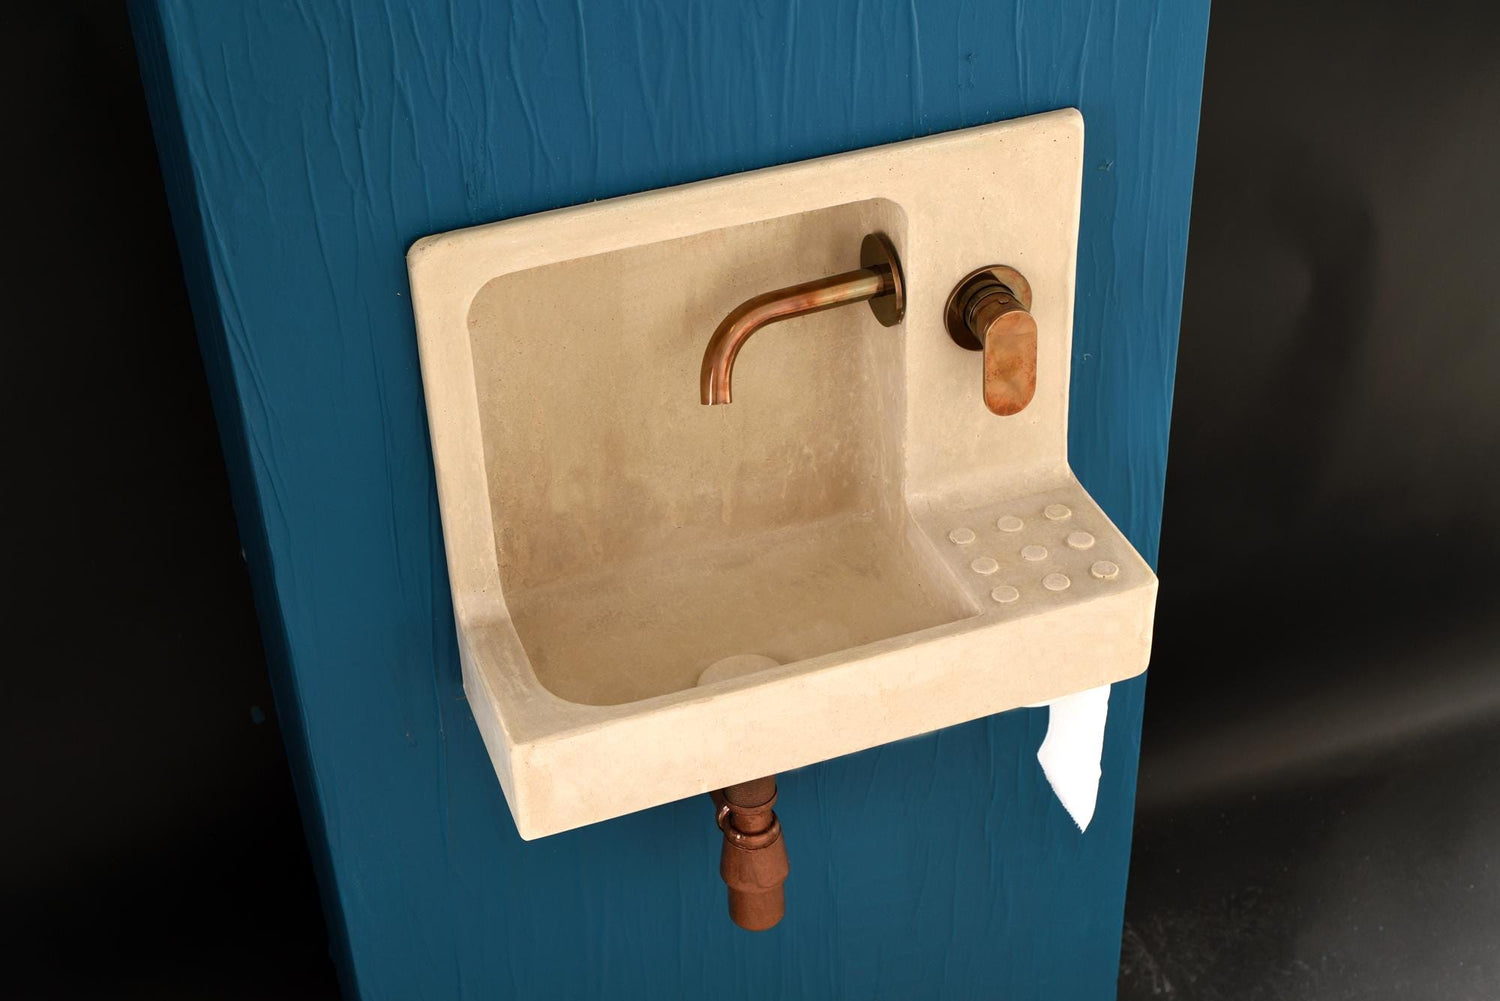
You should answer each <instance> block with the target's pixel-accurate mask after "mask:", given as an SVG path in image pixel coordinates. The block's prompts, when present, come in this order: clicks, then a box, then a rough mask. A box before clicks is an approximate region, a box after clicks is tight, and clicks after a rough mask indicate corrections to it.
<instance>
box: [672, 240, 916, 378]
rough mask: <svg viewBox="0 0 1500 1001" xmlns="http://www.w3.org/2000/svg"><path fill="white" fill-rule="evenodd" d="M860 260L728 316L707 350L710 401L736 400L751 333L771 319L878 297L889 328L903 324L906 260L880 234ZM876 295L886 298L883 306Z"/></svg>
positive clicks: (703, 374)
mask: <svg viewBox="0 0 1500 1001" xmlns="http://www.w3.org/2000/svg"><path fill="white" fill-rule="evenodd" d="M860 263H861V264H863V265H864V267H862V268H860V269H859V270H858V271H846V272H844V273H843V274H841V275H834V276H832V277H831V278H820V279H818V280H817V281H811V282H803V283H802V284H801V285H793V286H791V287H789V288H783V289H777V290H776V291H774V292H767V293H765V294H764V295H758V296H755V297H754V298H753V299H747V300H746V301H745V302H743V303H741V304H740V305H739V306H738V307H736V308H735V309H734V310H733V311H732V312H731V313H730V314H729V315H728V316H726V317H724V322H723V323H720V324H719V327H718V329H717V330H715V331H714V335H713V337H711V338H709V341H708V348H707V350H705V351H704V352H703V368H702V370H701V371H700V373H699V377H698V391H699V398H700V399H701V400H702V401H703V402H704V404H706V405H709V406H713V405H716V404H720V403H729V402H730V401H731V399H733V396H732V394H731V392H730V382H731V379H732V377H733V375H734V359H735V357H736V356H737V355H738V354H739V353H740V348H742V347H744V346H745V342H746V341H747V340H749V339H750V335H751V334H753V333H755V332H756V331H757V330H759V329H760V328H761V327H764V326H765V325H766V324H768V323H775V322H776V321H777V320H786V319H790V318H791V317H794V316H803V315H805V314H807V313H816V312H818V311H819V310H823V309H832V308H833V307H834V306H842V305H844V304H845V303H849V302H864V301H865V300H872V301H871V303H870V307H871V309H873V310H874V311H875V315H876V317H877V318H878V319H879V320H880V322H881V323H883V324H885V325H886V326H888V327H889V326H894V325H895V324H896V323H899V322H900V321H901V314H902V312H903V307H904V302H903V299H904V296H903V291H902V286H901V264H900V261H899V260H898V259H897V257H896V251H895V249H894V248H893V247H892V246H891V244H890V241H889V240H887V239H886V238H885V236H883V235H881V234H878V233H877V234H872V235H870V236H867V237H865V242H864V246H863V247H862V248H861V252H860ZM873 300H880V303H879V304H878V305H877V303H876V302H875V301H873ZM887 300H894V301H887Z"/></svg>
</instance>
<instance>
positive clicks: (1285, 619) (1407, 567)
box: [0, 0, 1500, 1001]
mask: <svg viewBox="0 0 1500 1001" xmlns="http://www.w3.org/2000/svg"><path fill="white" fill-rule="evenodd" d="M6 20H7V23H6V28H7V30H6V31H5V33H4V41H5V44H6V45H7V47H8V51H7V52H6V58H5V59H4V60H3V63H0V65H3V67H4V69H3V72H4V73H5V74H6V77H7V79H6V80H5V83H6V89H5V92H6V93H7V94H8V95H10V96H11V100H10V102H9V105H8V107H9V112H10V121H11V135H12V140H11V148H10V151H9V153H8V156H7V158H8V159H9V161H10V163H9V166H10V167H11V169H12V171H13V173H15V174H17V175H18V176H16V177H15V180H14V181H13V183H12V185H11V190H12V191H13V192H16V193H20V197H18V196H16V195H13V197H12V203H11V205H10V207H9V217H10V218H11V220H12V221H13V226H12V232H11V236H10V239H9V240H8V241H7V251H6V252H7V254H8V255H9V258H10V263H9V266H8V267H7V273H8V274H9V276H10V284H11V290H10V295H9V296H7V300H8V301H7V307H8V308H9V309H11V310H12V311H13V314H14V315H15V320H14V321H13V323H12V326H11V328H10V332H11V336H10V338H9V347H10V351H11V355H10V358H9V359H8V361H7V362H6V363H5V364H4V365H3V366H0V380H3V392H4V399H5V401H6V403H7V406H8V410H7V417H8V419H7V420H6V421H5V422H4V423H5V432H4V433H5V439H4V442H3V444H4V447H5V450H6V452H7V454H8V455H10V456H12V457H13V458H14V459H15V460H19V461H14V462H13V468H19V469H20V470H22V471H24V474H23V475H22V476H18V477H16V478H15V479H14V480H13V481H12V482H11V483H10V484H9V485H8V488H7V490H6V492H5V494H4V496H5V501H6V509H7V512H8V514H9V517H8V518H7V522H8V523H9V524H10V525H12V526H13V528H12V538H11V539H10V541H9V546H8V549H9V555H8V560H7V569H8V570H9V573H8V575H7V576H8V577H9V582H10V584H11V587H10V588H8V590H9V592H10V594H11V597H10V599H9V600H8V605H9V607H8V608H7V623H8V625H9V630H8V631H9V632H10V634H11V635H10V637H9V640H10V644H9V645H10V648H11V649H12V651H13V652H12V655H11V658H10V663H9V665H8V667H9V669H8V670H6V671H4V673H3V677H4V679H5V687H4V703H3V704H4V707H5V708H4V726H3V728H0V760H3V761H4V762H5V766H6V767H5V774H4V789H5V793H6V795H5V800H6V801H7V802H8V803H9V804H10V808H9V809H6V810H3V811H0V818H4V823H0V904H3V907H0V942H3V943H4V944H3V946H0V953H3V954H4V955H5V957H6V958H5V961H4V962H3V963H0V996H5V997H127V996H140V997H155V998H162V997H204V996H213V997H268V996H277V997H283V998H297V997H310V998H311V997H320V998H322V997H333V996H335V993H336V985H335V982H334V976H333V970H332V966H331V964H330V962H329V961H328V959H327V940H326V933H325V931H324V928H323V920H322V912H321V908H320V904H319V900H318V896H317V890H316V887H315V885H314V881H313V876H312V870H311V865H310V862H309V860H308V854H307V849H306V845H305V843H304V840H303V835H302V829H301V824H300V821H299V818H298V815H297V806H296V801H295V798H294V796H293V793H292V787H291V781H290V776H289V774H288V771H287V764H286V758H285V754H284V752H283V750H282V743H281V734H280V731H279V729H278V725H277V720H276V718H275V712H274V709H273V707H272V701H271V695H270V691H269V687H268V684H267V680H266V673H265V667H264V664H263V658H262V654H261V650H260V645H259V638H258V635H257V630H256V622H255V616H254V611H253V608H252V606H251V601H250V589H249V583H248V580H247V577H246V574H245V570H244V566H243V563H242V561H241V559H240V556H239V549H238V543H237V541H236V532H235V526H234V520H233V513H232V511H231V509H230V505H229V492H228V486H227V482H226V479H225V475H224V470H223V461H222V457H221V455H220V451H219V446H218V440H217V437H216V433H215V430H214V425H213V419H212V413H211V411H210V407H209V401H208V392H207V388H206V385H205V383H204V378H203V373H202V367H201V363H200V362H199V359H198V353H197V346H196V343H195V341H194V338H193V332H192V324H191V318H190V316H189V314H188V309H187V302H186V294H185V291H184V289H183V285H182V279H181V277H180V275H179V272H178V264H177V258H176V250H175V246H174V244H173V239H172V233H171V229H170V224H169V220H168V217H167V210H166V204H165V198H164V194H163V191H162V184H161V179H160V176H159V174H158V170H157V165H156V155H155V150H154V147H153V145H152V141H151V136H150V131H149V127H148V124H147V120H146V112H145V106H144V101H143V98H142V94H141V89H140V84H139V80H138V77H137V73H136V67H135V57H134V52H133V49H132V46H131V41H130V35H129V27H128V24H127V22H126V18H125V14H124V11H123V9H122V8H121V7H120V6H119V5H116V4H112V3H110V4H95V3H84V2H78V0H74V2H71V3H54V4H52V5H50V6H48V7H47V8H46V9H45V10H42V9H40V8H37V9H34V10H30V11H24V12H20V13H17V12H12V11H8V12H7V13H6ZM1497 178H1500V10H1497V9H1496V8H1495V7H1494V5H1481V4H1470V3H1463V4H1460V3H1453V2H1446V0H1444V2H1435V3H1427V4H1423V5H1419V6H1414V5H1411V4H1405V3H1403V4H1396V3H1383V4H1382V3H1373V4H1372V3H1367V4H1363V5H1357V6H1356V5H1348V4H1335V3H1331V2H1330V3H1320V4H1307V3H1298V2H1294V0H1267V2H1261V3H1256V4H1240V5H1231V4H1228V3H1222V4H1220V5H1219V6H1218V7H1217V8H1216V9H1215V11H1214V14H1213V22H1212V25H1211V30H1210V38H1209V48H1208V67H1207V80H1206V85H1205V90H1204V100H1203V124H1202V134H1201V142H1200V146H1199V156H1198V176H1197V186H1196V189H1195V193H1194V208H1193V226H1192V236H1191V241H1192V242H1191V248H1190V252H1189V257H1188V272H1187V299H1186V306H1185V310H1184V316H1183V325H1182V347H1181V357H1180V360H1179V364H1178V370H1177V399H1176V406H1175V409H1174V414H1173V430H1172V448H1171V465H1170V469H1169V473H1168V480H1167V501H1166V512H1165V524H1164V531H1163V536H1162V552H1161V568H1160V569H1161V574H1162V579H1163V584H1162V591H1161V600H1160V606H1159V609H1158V615H1157V629H1156V648H1155V654H1154V658H1153V664H1152V670H1151V675H1150V678H1151V680H1150V698H1149V699H1148V702H1147V710H1146V729H1145V734H1144V744H1143V749H1142V758H1141V780H1140V797H1139V804H1138V821H1137V830H1136V846H1135V852H1134V856H1133V862H1132V870H1131V883H1130V894H1129V900H1128V903H1127V908H1126V931H1125V942H1124V949H1123V954H1122V967H1121V996H1122V997H1123V998H1126V999H1128V1001H1133V999H1137V998H1173V999H1205V1001H1212V999H1229V998H1234V999H1260V998H1266V999H1272V998H1276V999H1311V998H1320V999H1323V998H1361V999H1364V998H1371V999H1374V998H1380V999H1384V998H1392V999H1394V998H1403V999H1411V1001H1423V999H1428V998H1432V999H1437V998H1442V999H1445V1001H1447V999H1464V998H1496V997H1500V849H1497V848H1496V847H1495V846H1500V806H1497V803H1496V799H1495V796H1496V792H1497V790H1500V727H1497V726H1496V723H1497V722H1500V600H1497V599H1500V529H1497V526H1500V520H1497V519H1496V518H1495V517H1494V516H1495V515H1497V514H1500V472H1497V465H1500V413H1497V412H1496V407H1497V404H1500V319H1497V316H1500V311H1497V308H1496V306H1495V304H1494V302H1493V298H1492V297H1493V295H1494V294H1495V292H1496V290H1497V288H1500V185H1497V180H1496V179H1497ZM80 248H84V250H85V252H86V254H87V257H88V259H89V260H90V261H91V262H92V264H93V266H92V267H91V268H90V269H89V270H88V279H87V281H85V282H82V283H80V281H79V279H78V277H77V275H76V273H75V272H74V271H73V270H72V261H73V260H74V259H76V257H77V255H78V254H79V252H80ZM64 262H67V264H66V266H64ZM59 301H61V302H64V303H67V302H70V301H76V302H77V304H78V308H77V309H76V310H74V311H69V312H67V314H66V315H67V322H68V326H67V327H65V328H59V326H58V324H57V317H58V315H59V312H58V310H57V309H56V303H57V302H59ZM19 526H25V528H24V529H22V530H18V527H19ZM99 590H103V591H106V592H107V593H108V597H109V600H107V601H106V602H105V603H104V605H103V607H104V608H105V609H106V611H105V612H104V615H103V620H102V621H94V622H90V623H86V624H83V625H81V626H80V625H79V624H77V623H76V622H75V621H74V609H75V607H76V605H77V602H78V600H79V599H80V598H83V597H87V598H88V599H89V601H90V607H95V605H94V602H95V601H96V599H97V595H96V594H95V593H90V592H97V591H99ZM59 638H61V639H62V640H63V643H62V645H61V646H62V649H61V653H59V643H58V640H59Z"/></svg>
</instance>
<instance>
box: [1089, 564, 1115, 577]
mask: <svg viewBox="0 0 1500 1001" xmlns="http://www.w3.org/2000/svg"><path fill="white" fill-rule="evenodd" d="M1089 573H1091V574H1093V575H1094V576H1095V577H1098V578H1099V579H1100V580H1114V579H1115V578H1116V577H1118V576H1120V568H1119V567H1118V566H1116V565H1115V564H1113V563H1111V562H1110V561H1109V560H1100V561H1099V562H1098V563H1095V564H1094V565H1093V566H1091V567H1089Z"/></svg>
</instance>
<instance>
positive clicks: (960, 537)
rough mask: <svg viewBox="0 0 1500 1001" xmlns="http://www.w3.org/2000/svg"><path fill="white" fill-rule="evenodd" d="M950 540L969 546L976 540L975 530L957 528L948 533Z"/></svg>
mask: <svg viewBox="0 0 1500 1001" xmlns="http://www.w3.org/2000/svg"><path fill="white" fill-rule="evenodd" d="M948 541H949V542H951V543H953V544H954V545H955V546H967V545H968V544H969V543H971V542H973V541H974V530H973V529H972V528H955V529H954V530H953V531H951V532H949V533H948Z"/></svg>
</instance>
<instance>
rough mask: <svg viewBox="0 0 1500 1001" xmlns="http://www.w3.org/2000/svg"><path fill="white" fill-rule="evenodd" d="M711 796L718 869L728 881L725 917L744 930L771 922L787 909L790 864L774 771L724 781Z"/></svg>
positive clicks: (767, 924)
mask: <svg viewBox="0 0 1500 1001" xmlns="http://www.w3.org/2000/svg"><path fill="white" fill-rule="evenodd" d="M709 795H710V796H712V797H713V801H714V808H715V810H716V815H715V819H716V820H717V821H718V824H719V830H721V831H723V832H724V845H723V847H722V848H721V849H720V850H719V875H720V876H722V877H723V878H724V883H725V885H726V886H728V887H729V917H730V920H732V921H733V922H734V923H735V924H737V925H739V926H740V927H741V928H744V929H746V930H747V931H765V930H766V929H768V928H772V927H775V925H776V923H777V922H778V921H780V920H781V917H782V915H783V914H785V913H786V891H785V890H784V889H783V887H782V884H783V883H785V882H786V876H787V873H788V872H789V871H790V870H791V865H790V863H789V862H788V861H787V857H786V842H785V841H783V840H782V837H781V821H779V820H777V819H776V813H775V811H774V810H772V807H774V806H775V805H776V776H774V775H768V776H766V777H765V778H763V779H751V780H750V781H749V782H741V783H739V784H738V785H732V786H727V787H726V788H723V789H720V790H718V791H717V792H712V793H709Z"/></svg>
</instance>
